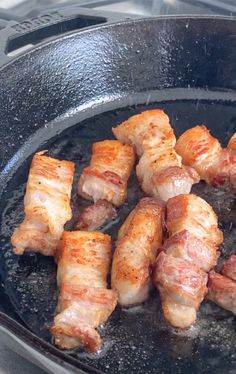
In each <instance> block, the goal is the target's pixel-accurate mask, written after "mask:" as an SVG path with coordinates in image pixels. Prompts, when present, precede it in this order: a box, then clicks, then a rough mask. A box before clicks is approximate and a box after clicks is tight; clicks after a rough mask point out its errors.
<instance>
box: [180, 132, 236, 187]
mask: <svg viewBox="0 0 236 374" xmlns="http://www.w3.org/2000/svg"><path fill="white" fill-rule="evenodd" d="M234 139H235V137H234V138H232V139H231V141H230V142H229V145H228V148H225V149H223V148H222V147H221V145H220V143H219V141H218V140H217V139H216V138H214V137H213V136H212V135H211V134H210V132H209V131H208V129H207V128H206V127H205V126H195V127H193V128H191V129H189V130H187V131H185V132H184V133H183V134H182V135H181V136H180V138H179V139H178V141H177V144H176V147H175V149H176V151H177V153H178V154H179V155H180V156H181V157H182V159H183V163H184V164H185V165H188V166H191V167H193V168H195V169H196V171H197V172H198V174H199V175H200V178H201V179H203V180H205V181H206V182H207V183H208V184H210V185H212V186H213V187H216V188H228V187H229V188H230V189H231V190H232V192H233V193H236V149H235V148H234V146H233V144H234Z"/></svg>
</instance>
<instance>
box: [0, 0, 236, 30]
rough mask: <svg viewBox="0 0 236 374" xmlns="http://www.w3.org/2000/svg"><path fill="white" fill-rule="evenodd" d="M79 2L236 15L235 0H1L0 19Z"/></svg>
mask: <svg viewBox="0 0 236 374" xmlns="http://www.w3.org/2000/svg"><path fill="white" fill-rule="evenodd" d="M70 6H80V7H83V8H89V9H94V10H98V11H100V12H101V11H111V12H119V13H124V14H127V13H129V14H134V15H141V16H155V15H174V14H204V15H212V14H218V15H227V16H235V15H236V1H235V0H129V1H119V0H1V2H0V19H1V20H2V21H3V22H1V25H2V26H3V25H4V21H9V20H16V21H22V20H25V19H27V18H32V17H36V16H38V15H39V14H41V13H42V12H45V11H51V10H52V9H55V8H57V9H58V8H64V7H70Z"/></svg>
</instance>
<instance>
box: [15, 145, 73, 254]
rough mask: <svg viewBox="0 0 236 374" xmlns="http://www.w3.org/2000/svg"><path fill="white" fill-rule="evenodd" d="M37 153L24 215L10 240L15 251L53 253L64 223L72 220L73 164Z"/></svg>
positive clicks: (26, 195)
mask: <svg viewBox="0 0 236 374" xmlns="http://www.w3.org/2000/svg"><path fill="white" fill-rule="evenodd" d="M44 153H45V151H43V152H38V153H36V154H35V155H34V157H33V160H32V163H31V167H30V171H29V177H28V182H27V186H26V193H25V199H24V205H25V218H24V221H23V222H22V223H21V225H20V226H19V227H18V228H17V229H16V230H15V231H14V233H13V235H12V238H11V242H12V245H13V247H14V248H13V251H14V252H15V253H16V254H19V255H21V254H23V253H24V251H25V250H26V249H27V250H31V251H33V252H41V253H42V254H44V255H45V256H53V255H54V252H55V250H56V247H57V244H58V241H59V240H60V237H61V235H62V232H63V229H64V225H65V223H66V222H67V221H68V220H70V219H71V216H72V212H71V208H70V196H71V188H72V182H73V175H74V163H73V162H68V161H59V160H55V159H54V158H51V157H47V156H45V155H44Z"/></svg>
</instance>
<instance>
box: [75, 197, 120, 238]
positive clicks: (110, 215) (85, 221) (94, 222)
mask: <svg viewBox="0 0 236 374" xmlns="http://www.w3.org/2000/svg"><path fill="white" fill-rule="evenodd" d="M116 217H117V213H116V210H115V208H114V207H113V206H112V204H111V203H109V202H108V201H106V200H98V201H97V202H96V203H95V204H93V205H90V206H88V207H86V208H85V209H84V210H83V211H82V212H81V213H80V216H79V220H78V222H77V224H76V225H75V230H88V231H94V230H97V229H99V228H100V227H101V226H103V225H104V224H105V223H106V222H108V221H110V220H111V219H114V218H116Z"/></svg>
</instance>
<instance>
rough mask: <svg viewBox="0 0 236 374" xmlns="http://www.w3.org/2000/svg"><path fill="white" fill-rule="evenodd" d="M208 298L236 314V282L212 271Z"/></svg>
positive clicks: (209, 279)
mask: <svg viewBox="0 0 236 374" xmlns="http://www.w3.org/2000/svg"><path fill="white" fill-rule="evenodd" d="M207 298H208V299H209V300H211V301H213V302H214V303H216V304H217V305H219V306H221V307H222V308H224V309H226V310H229V311H230V312H232V313H234V314H236V282H234V281H233V280H231V279H229V278H228V277H226V276H224V275H221V274H218V273H216V272H214V271H211V272H210V274H209V278H208V294H207Z"/></svg>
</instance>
